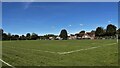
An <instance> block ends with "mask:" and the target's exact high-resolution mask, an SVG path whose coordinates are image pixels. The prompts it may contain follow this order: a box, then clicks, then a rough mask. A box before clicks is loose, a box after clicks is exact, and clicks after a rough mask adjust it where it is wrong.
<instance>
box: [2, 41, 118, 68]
mask: <svg viewBox="0 0 120 68" xmlns="http://www.w3.org/2000/svg"><path fill="white" fill-rule="evenodd" d="M2 43H3V46H2V48H3V51H2V52H3V53H2V56H3V57H2V59H3V60H4V61H6V62H8V63H9V64H11V65H13V66H117V65H118V46H117V45H118V44H113V43H116V40H36V41H34V40H31V41H3V42H2ZM110 44H111V45H110ZM112 44H113V45H112ZM97 46H101V47H99V48H95V49H90V50H83V51H79V52H73V53H70V54H58V53H56V52H69V51H75V50H79V49H86V48H91V47H97ZM38 50H41V51H38ZM44 51H52V52H55V53H49V52H44ZM3 65H5V64H4V63H3Z"/></svg>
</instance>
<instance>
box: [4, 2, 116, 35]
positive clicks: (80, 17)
mask: <svg viewBox="0 0 120 68" xmlns="http://www.w3.org/2000/svg"><path fill="white" fill-rule="evenodd" d="M78 6H79V7H78ZM2 10H3V11H2V12H3V15H2V16H3V23H2V27H3V29H4V31H5V32H7V33H9V32H10V33H11V34H18V35H24V34H26V33H33V32H34V33H37V34H38V35H46V34H55V35H59V33H60V31H61V30H62V29H66V30H67V31H68V33H70V34H75V33H78V32H80V31H82V30H84V31H86V32H90V31H92V30H95V29H96V27H103V28H104V29H105V28H106V26H107V25H108V24H113V25H115V26H117V27H118V3H117V2H100V3H99V2H94V3H93V2H90V3H88V2H73V3H72V2H71V3H70V2H10V3H8V2H3V4H2Z"/></svg>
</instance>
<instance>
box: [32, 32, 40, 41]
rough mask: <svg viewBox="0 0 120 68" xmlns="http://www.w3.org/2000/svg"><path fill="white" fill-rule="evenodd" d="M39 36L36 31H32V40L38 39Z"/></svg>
mask: <svg viewBox="0 0 120 68" xmlns="http://www.w3.org/2000/svg"><path fill="white" fill-rule="evenodd" d="M38 38H39V37H38V35H37V34H36V33H32V36H31V39H32V40H37V39H38Z"/></svg>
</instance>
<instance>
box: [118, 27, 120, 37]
mask: <svg viewBox="0 0 120 68" xmlns="http://www.w3.org/2000/svg"><path fill="white" fill-rule="evenodd" d="M117 34H118V38H119V39H120V28H119V29H118V30H117Z"/></svg>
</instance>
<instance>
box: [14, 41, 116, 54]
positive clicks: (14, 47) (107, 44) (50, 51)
mask: <svg viewBox="0 0 120 68" xmlns="http://www.w3.org/2000/svg"><path fill="white" fill-rule="evenodd" d="M113 44H117V43H112V44H106V45H113ZM98 47H103V45H102V46H97V47H90V48H86V49H79V50H74V51H68V52H52V51H43V50H36V49H25V48H19V49H25V50H34V51H41V52H47V53H53V54H60V55H63V54H70V53H74V52H79V51H84V50H90V49H95V48H98ZM13 48H15V47H13Z"/></svg>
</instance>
